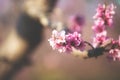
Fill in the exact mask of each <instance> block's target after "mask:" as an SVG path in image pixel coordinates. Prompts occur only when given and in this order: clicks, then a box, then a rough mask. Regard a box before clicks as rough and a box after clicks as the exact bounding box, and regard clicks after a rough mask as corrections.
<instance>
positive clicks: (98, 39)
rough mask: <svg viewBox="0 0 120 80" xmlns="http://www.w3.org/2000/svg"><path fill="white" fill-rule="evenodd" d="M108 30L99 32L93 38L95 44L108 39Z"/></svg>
mask: <svg viewBox="0 0 120 80" xmlns="http://www.w3.org/2000/svg"><path fill="white" fill-rule="evenodd" d="M107 39H108V38H107V31H103V32H101V33H98V34H96V35H95V37H94V38H93V46H94V47H97V46H99V45H102V44H103V43H104V42H105V41H106V40H107Z"/></svg>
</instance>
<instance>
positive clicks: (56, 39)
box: [48, 30, 66, 52]
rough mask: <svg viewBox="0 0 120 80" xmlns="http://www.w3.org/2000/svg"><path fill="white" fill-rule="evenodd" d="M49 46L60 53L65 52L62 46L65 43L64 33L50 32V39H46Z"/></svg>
mask: <svg viewBox="0 0 120 80" xmlns="http://www.w3.org/2000/svg"><path fill="white" fill-rule="evenodd" d="M48 41H49V43H50V46H52V48H53V49H58V51H60V52H65V48H64V46H63V44H64V43H65V42H66V41H65V31H61V32H57V31H56V30H53V31H52V37H51V38H50V39H48Z"/></svg>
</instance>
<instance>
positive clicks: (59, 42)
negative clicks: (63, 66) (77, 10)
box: [48, 4, 120, 61]
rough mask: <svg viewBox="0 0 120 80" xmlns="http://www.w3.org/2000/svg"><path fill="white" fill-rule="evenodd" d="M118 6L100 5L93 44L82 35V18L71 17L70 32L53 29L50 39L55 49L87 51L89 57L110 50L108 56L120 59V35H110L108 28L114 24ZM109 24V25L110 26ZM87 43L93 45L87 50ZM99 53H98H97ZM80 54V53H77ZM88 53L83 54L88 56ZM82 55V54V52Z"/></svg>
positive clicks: (95, 22) (95, 21)
mask: <svg viewBox="0 0 120 80" xmlns="http://www.w3.org/2000/svg"><path fill="white" fill-rule="evenodd" d="M115 8H116V7H115V6H114V5H113V4H111V5H105V4H104V5H100V4H99V5H98V8H97V10H96V11H97V13H96V14H95V16H94V17H93V18H94V25H93V26H92V29H93V31H94V37H93V44H91V43H89V42H87V41H84V40H83V39H82V37H81V31H82V25H83V24H82V21H81V20H82V18H80V17H79V16H73V17H72V18H71V19H70V23H71V25H70V26H69V27H68V33H67V34H66V33H65V31H61V32H58V31H56V30H53V32H52V36H51V38H50V39H49V40H48V41H49V43H50V45H51V46H52V48H53V49H57V50H58V51H59V52H72V51H74V50H75V49H76V51H80V53H82V52H86V54H87V57H90V56H95V57H96V56H99V55H101V54H102V53H103V52H108V56H107V57H108V58H109V59H112V60H114V61H116V60H119V61H120V36H119V39H118V40H114V39H112V38H111V37H108V35H107V30H106V28H109V27H111V26H112V24H113V15H114V14H115V11H114V9H115ZM108 26H109V27H108ZM86 44H88V45H89V46H91V47H92V49H90V50H85V47H86ZM97 53H98V55H97ZM77 54H78V53H77ZM86 54H83V56H84V57H86ZM80 55H81V54H80Z"/></svg>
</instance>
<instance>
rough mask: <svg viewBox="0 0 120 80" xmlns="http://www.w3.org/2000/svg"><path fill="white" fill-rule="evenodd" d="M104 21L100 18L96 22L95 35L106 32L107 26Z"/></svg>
mask: <svg viewBox="0 0 120 80" xmlns="http://www.w3.org/2000/svg"><path fill="white" fill-rule="evenodd" d="M104 23H105V22H104V20H103V19H101V18H99V19H97V20H95V25H94V26H93V27H92V29H93V31H94V32H95V33H101V32H103V31H104V30H105V26H104Z"/></svg>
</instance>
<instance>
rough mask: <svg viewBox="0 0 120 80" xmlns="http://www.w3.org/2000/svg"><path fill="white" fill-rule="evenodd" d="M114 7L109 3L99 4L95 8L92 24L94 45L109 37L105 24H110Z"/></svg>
mask: <svg viewBox="0 0 120 80" xmlns="http://www.w3.org/2000/svg"><path fill="white" fill-rule="evenodd" d="M115 8H116V7H115V6H114V5H113V4H111V5H108V6H106V5H105V4H104V5H101V4H99V5H98V8H97V10H96V11H97V13H96V14H95V16H94V17H93V18H94V26H93V27H92V29H93V31H94V34H95V37H94V38H93V45H94V47H98V46H99V45H102V44H103V43H104V42H105V41H106V40H108V39H109V38H108V37H107V31H106V26H112V24H113V15H114V14H115V11H114V9H115Z"/></svg>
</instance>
